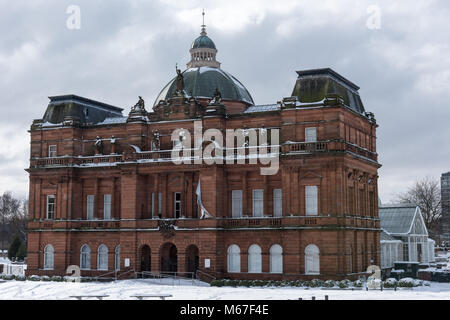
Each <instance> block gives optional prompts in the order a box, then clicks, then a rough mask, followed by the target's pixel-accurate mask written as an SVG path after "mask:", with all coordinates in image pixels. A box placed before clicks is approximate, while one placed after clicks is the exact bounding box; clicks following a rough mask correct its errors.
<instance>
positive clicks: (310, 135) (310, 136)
mask: <svg viewBox="0 0 450 320" xmlns="http://www.w3.org/2000/svg"><path fill="white" fill-rule="evenodd" d="M305 141H306V142H316V141H317V130H316V128H305Z"/></svg>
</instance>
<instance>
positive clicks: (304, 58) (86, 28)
mask: <svg viewBox="0 0 450 320" xmlns="http://www.w3.org/2000/svg"><path fill="white" fill-rule="evenodd" d="M70 5H78V6H79V8H80V10H81V24H80V29H69V28H68V27H67V20H68V18H70V16H71V15H70V14H68V13H67V8H68V7H69V6H70ZM202 8H205V10H206V24H207V32H208V35H209V36H210V37H211V38H212V39H213V40H214V42H215V44H216V47H217V49H218V50H219V52H218V55H217V59H218V60H219V61H220V62H221V63H222V68H223V69H224V70H226V71H228V72H230V73H231V74H233V75H234V76H235V77H236V78H238V79H239V80H240V81H241V82H242V83H244V84H245V86H246V87H247V89H248V90H249V91H250V93H251V95H252V97H253V99H254V101H255V103H257V104H265V103H275V102H276V101H279V100H281V99H282V98H283V97H287V96H290V94H291V93H292V89H293V87H294V84H295V80H296V73H295V71H296V70H302V69H313V68H323V67H331V68H333V69H334V70H335V71H337V72H338V73H340V74H342V75H343V76H344V77H346V78H348V79H349V80H351V81H352V82H354V83H356V84H357V85H359V86H360V87H361V89H360V94H361V97H362V100H363V103H364V105H365V108H366V110H367V111H372V112H374V113H375V117H376V119H377V122H378V123H379V125H380V127H379V128H378V131H377V135H378V141H377V148H378V153H379V161H380V162H381V164H382V165H383V167H382V168H381V169H380V170H379V176H380V180H379V196H380V198H381V200H382V202H383V203H386V202H390V201H391V200H392V199H393V197H394V196H395V195H396V194H397V193H399V192H402V191H405V190H406V189H407V188H408V186H410V185H411V184H412V183H413V182H414V181H415V180H416V179H417V178H423V177H426V176H431V177H434V178H439V177H440V174H441V173H443V172H448V171H450V139H449V138H450V106H449V103H450V50H449V46H450V36H449V30H450V22H449V18H448V17H449V16H450V3H449V2H448V1H446V0H441V1H439V0H436V1H432V0H416V1H406V0H405V1H376V0H372V1H363V0H361V1H355V0H339V1H338V0H336V1H331V0H330V1H311V0H310V1H300V0H297V1H289V0H287V1H280V0H277V1H274V0H269V1H265V0H264V1H256V0H245V1H242V0H239V1H232V0H223V1H191V0H183V1H169V0H160V1H149V0H146V1H144V0H140V1H139V0H130V1H125V0H121V1H117V0H86V1H76V0H72V1H63V0H53V1H50V0H47V1H44V0H33V1H29V0H27V1H25V0H14V1H11V0H0V110H1V117H0V193H3V192H4V191H6V190H10V191H12V192H14V193H15V194H16V195H19V196H26V195H27V193H28V174H27V173H26V172H25V171H24V168H26V167H28V161H29V133H28V132H27V130H28V129H29V127H30V125H31V123H32V121H33V119H39V118H42V116H43V114H44V112H45V109H46V107H47V104H48V98H47V97H48V96H52V95H60V94H78V95H81V96H86V97H89V98H91V99H95V100H99V101H103V102H106V103H110V104H113V105H116V106H118V107H122V108H125V109H126V110H125V112H124V114H127V113H128V111H129V109H130V106H132V105H134V104H135V103H136V101H137V96H138V95H141V96H143V98H144V99H145V100H146V101H147V105H151V104H153V101H154V100H155V99H156V96H157V94H158V93H159V91H160V90H161V88H162V87H163V86H164V85H165V84H166V83H167V82H168V81H169V80H170V79H171V78H172V77H173V76H174V75H175V71H174V68H175V63H178V65H182V66H185V63H187V62H188V60H189V58H190V57H189V51H188V50H189V47H190V45H191V43H192V41H193V40H194V39H195V38H196V37H197V36H198V35H199V32H200V25H201V11H202ZM378 13H379V14H378ZM379 17H381V19H378V18H379ZM378 22H380V24H378Z"/></svg>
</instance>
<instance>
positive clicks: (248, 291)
mask: <svg viewBox="0 0 450 320" xmlns="http://www.w3.org/2000/svg"><path fill="white" fill-rule="evenodd" d="M99 294H100V295H109V297H107V298H105V300H106V299H120V300H125V299H135V298H132V297H130V296H132V295H136V294H141V295H144V294H171V295H173V297H171V298H168V299H175V300H250V299H251V300H288V299H291V300H297V299H298V298H302V299H304V300H305V299H306V300H311V298H312V296H315V297H316V299H318V300H323V299H324V297H325V295H328V296H329V299H330V300H403V299H438V300H450V283H431V285H430V286H429V287H426V286H423V287H416V288H413V289H400V290H397V291H393V290H384V291H382V292H381V291H351V290H321V289H303V288H232V287H207V286H190V285H183V286H173V285H159V284H152V283H149V282H148V281H147V280H144V279H138V280H121V281H116V282H110V283H96V282H87V283H67V282H44V281H38V282H33V281H15V280H13V281H6V282H3V283H0V299H2V300H8V299H13V300H20V299H32V300H65V299H73V298H70V296H74V295H99Z"/></svg>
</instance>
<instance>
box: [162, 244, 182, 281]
mask: <svg viewBox="0 0 450 320" xmlns="http://www.w3.org/2000/svg"><path fill="white" fill-rule="evenodd" d="M177 252H178V251H177V247H176V246H175V245H174V244H173V243H169V242H168V243H165V244H164V245H163V246H162V247H161V273H168V274H170V275H175V274H176V273H177V272H178V260H177V259H178V256H177Z"/></svg>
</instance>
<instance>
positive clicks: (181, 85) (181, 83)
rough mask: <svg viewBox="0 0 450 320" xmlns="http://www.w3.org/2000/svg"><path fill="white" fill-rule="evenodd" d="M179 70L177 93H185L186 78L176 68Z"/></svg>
mask: <svg viewBox="0 0 450 320" xmlns="http://www.w3.org/2000/svg"><path fill="white" fill-rule="evenodd" d="M176 70H177V91H178V92H183V90H184V78H183V74H182V73H181V70H180V69H178V68H177V67H176Z"/></svg>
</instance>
